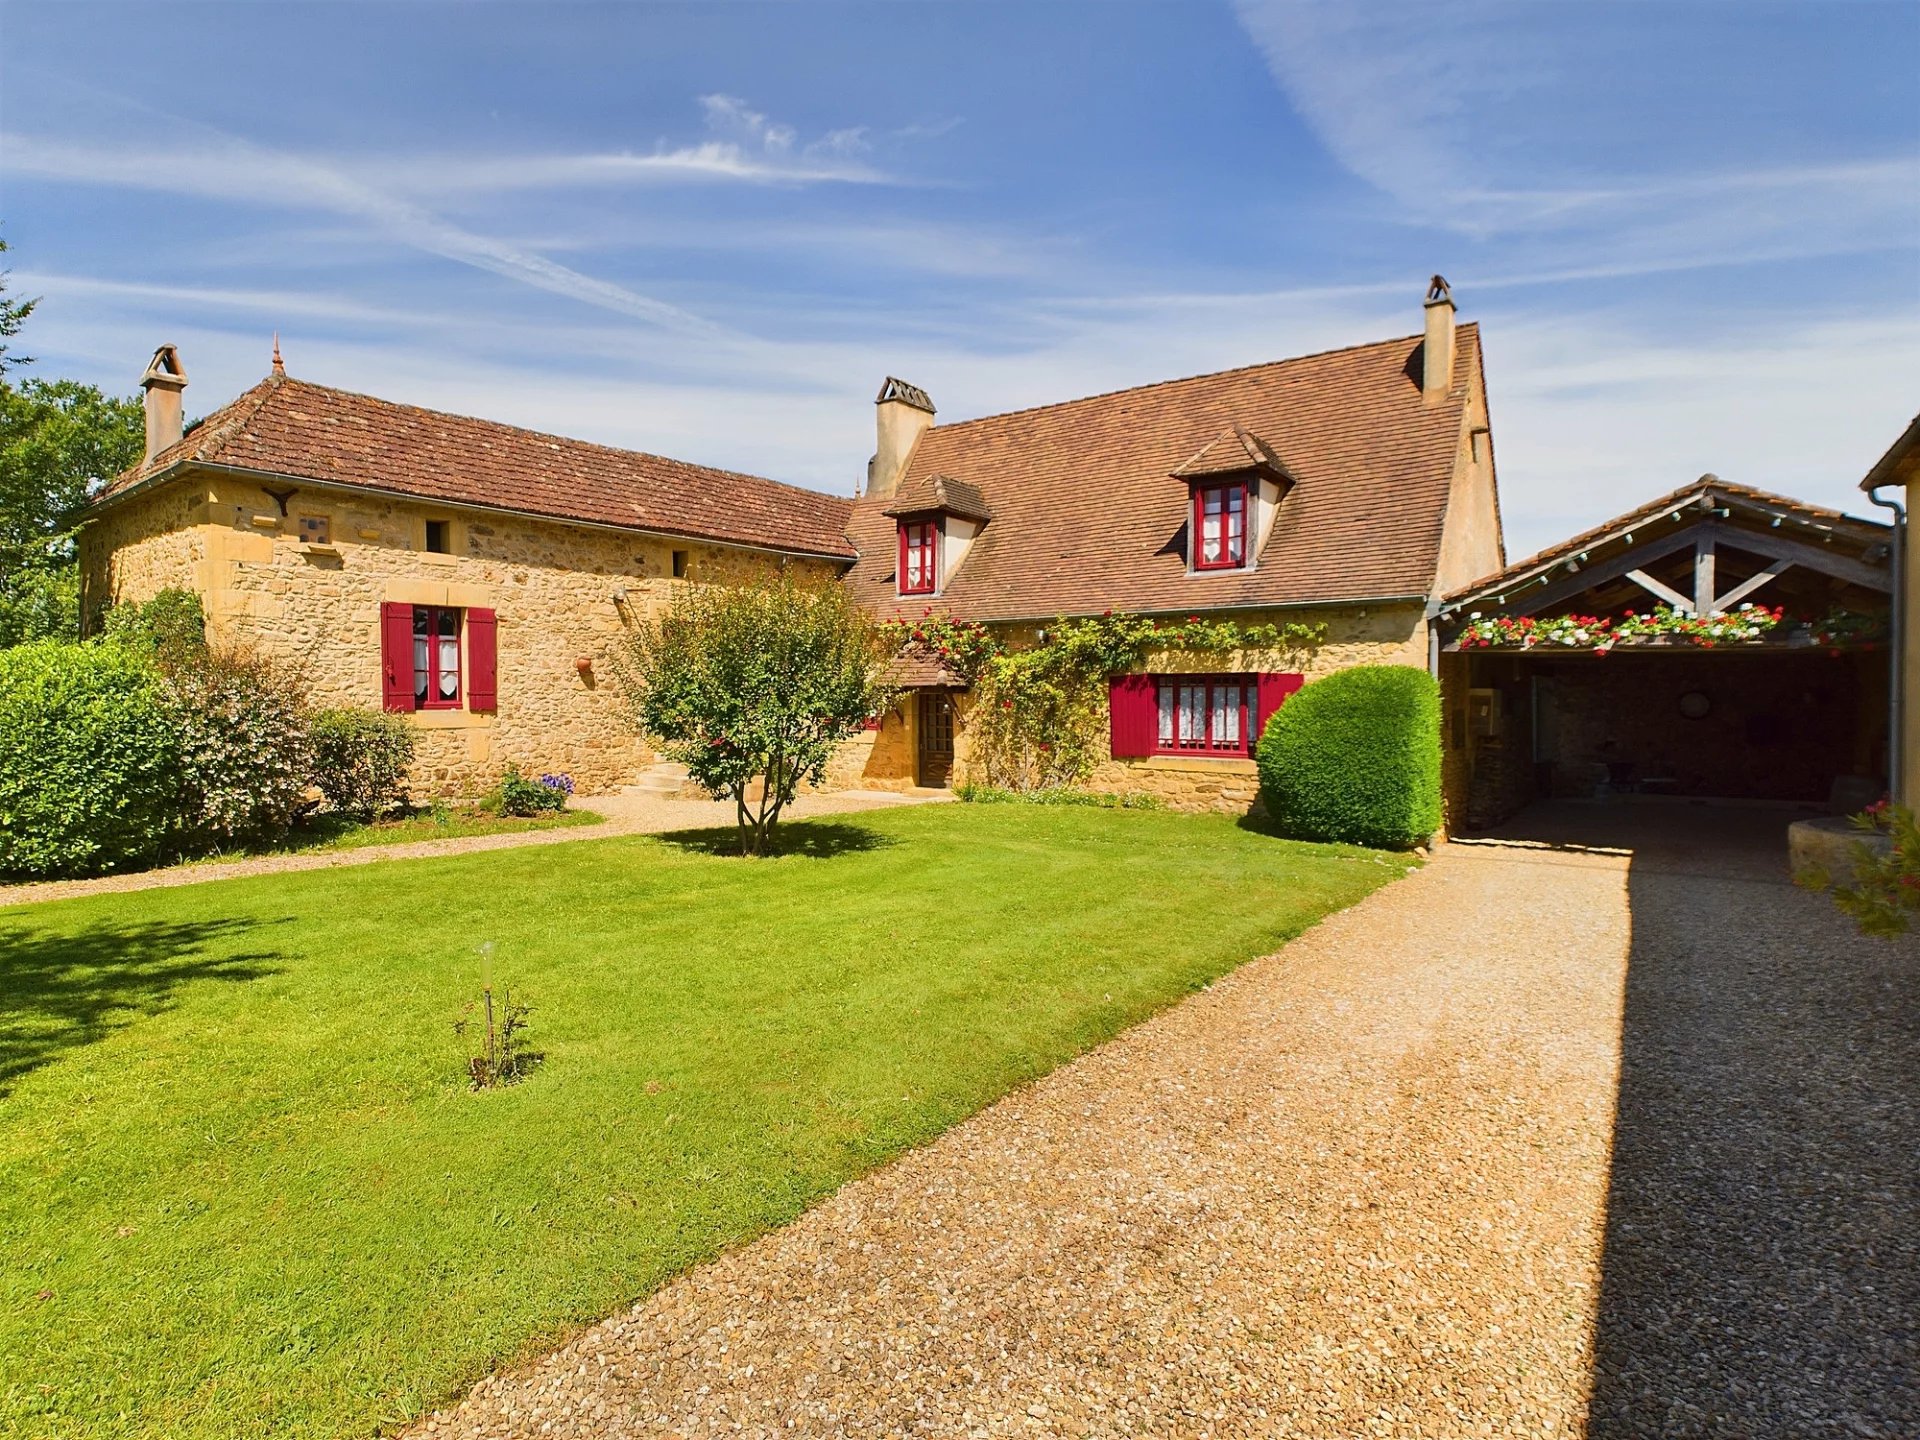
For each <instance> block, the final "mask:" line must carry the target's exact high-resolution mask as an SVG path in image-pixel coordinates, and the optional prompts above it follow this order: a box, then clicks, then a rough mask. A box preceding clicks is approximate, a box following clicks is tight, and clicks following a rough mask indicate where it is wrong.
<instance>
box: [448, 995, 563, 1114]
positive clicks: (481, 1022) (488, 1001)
mask: <svg viewBox="0 0 1920 1440" xmlns="http://www.w3.org/2000/svg"><path fill="white" fill-rule="evenodd" d="M532 1013H533V1007H532V1006H531V1005H526V1004H522V1003H521V1002H520V1001H518V1000H515V999H514V998H513V992H512V991H511V990H509V989H508V988H507V987H506V986H504V985H502V986H501V987H500V998H499V999H498V1000H495V999H494V995H493V986H491V985H488V986H485V987H484V988H482V990H481V992H480V998H479V999H478V1000H469V1001H468V1002H467V1006H466V1009H464V1010H462V1011H461V1012H460V1018H459V1019H457V1020H455V1021H454V1022H453V1033H454V1034H456V1035H458V1036H460V1037H462V1038H463V1039H465V1040H466V1041H467V1048H468V1049H469V1050H470V1051H471V1052H472V1053H471V1054H469V1055H468V1056H467V1083H468V1084H469V1085H470V1086H471V1087H472V1088H473V1089H475V1090H497V1089H498V1088H499V1087H500V1086H502V1085H512V1084H514V1083H515V1082H517V1081H519V1080H522V1079H525V1078H526V1074H527V1072H528V1071H529V1070H531V1069H532V1068H533V1067H534V1066H535V1065H537V1064H538V1063H539V1062H540V1059H541V1057H540V1056H539V1055H538V1054H537V1053H535V1052H534V1051H531V1050H529V1049H527V1042H526V1032H527V1028H528V1024H529V1022H528V1020H527V1017H528V1016H529V1015H531V1014H532Z"/></svg>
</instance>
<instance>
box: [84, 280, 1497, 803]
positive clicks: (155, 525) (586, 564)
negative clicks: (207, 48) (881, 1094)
mask: <svg viewBox="0 0 1920 1440" xmlns="http://www.w3.org/2000/svg"><path fill="white" fill-rule="evenodd" d="M1424 321H1425V323H1424V326H1423V329H1422V331H1421V333H1419V334H1415V335H1409V336H1406V337H1403V338H1398V339H1393V340H1386V341H1380V342H1376V343H1372V344H1364V345H1357V346H1354V347H1352V348H1349V349H1343V350H1335V351H1330V352H1327V353H1324V354H1317V355H1307V356H1302V357H1299V358H1296V359H1290V360H1280V361H1276V362H1273V363H1271V364H1264V365H1254V366H1249V367H1246V368H1244V369H1238V370H1229V371H1224V372H1220V373H1218V374H1212V375H1201V376H1195V377H1192V378H1189V379H1181V380H1171V381H1167V382H1164V383H1160V384H1154V385H1146V386H1141V387H1139V388H1136V389H1131V390H1124V391H1119V392H1115V393H1112V394H1106V395H1097V396H1093V397H1090V398H1087V399H1082V400H1074V401H1068V402H1066V403H1062V404H1054V405H1045V406H1041V407H1038V408H1035V409H1030V410H1022V411H1017V412H1013V413H1010V414H1004V415H996V416H990V417H986V418H982V419H975V420H966V421H961V422H959V423H954V424H944V425H943V424H939V423H936V419H935V410H934V405H933V402H932V401H931V400H930V399H929V398H928V396H927V395H926V394H925V393H924V392H923V391H921V390H919V389H917V388H915V387H914V386H912V385H909V384H906V383H904V382H902V381H899V380H895V379H889V380H887V382H886V383H885V385H884V386H883V387H882V389H881V391H880V394H879V398H878V401H877V404H876V407H875V410H876V417H877V444H876V450H875V454H874V455H873V457H872V460H871V461H870V463H869V465H868V467H867V474H866V478H865V482H864V484H863V485H861V486H860V487H859V493H858V494H857V495H856V496H855V497H854V498H852V499H847V498H842V497H835V496H830V495H825V494H820V493H818V492H815V491H812V490H807V489H802V488H799V487H795V486H790V485H784V484H780V483H777V482H775V481H772V480H766V479H761V478H758V477H755V476H749V475H741V474H736V473H732V472H729V471H723V470H716V469H712V468H710V467H706V466H701V465H694V464H688V463H685V462H682V461H678V460H670V459H666V458H663V457H660V456H655V455H648V454H642V453H637V452H631V451H623V450H617V449H611V448H608V447H605V446H599V445H592V444H588V443H585V442H582V441H578V440H569V439H563V438H560V437H556V436H550V435H543V434H537V433H534V432H531V431H527V430H521V429H517V428H515V427H511V426H507V425H501V424H496V423H493V422H489V421H484V420H476V419H468V418H463V417H459V416H452V415H444V414H438V413H435V412H433V411H428V410H422V409H419V408H416V407H413V406H408V405H399V404H393V403H391V402H388V401H384V400H377V399H373V398H371V397H368V396H364V395H356V394H351V393H348V392H345V391H341V390H334V389H330V388H326V387H323V386H318V385H312V384H308V383H306V382H303V381H300V380H296V379H293V378H292V377H290V376H288V375H287V374H286V373H285V370H284V367H283V366H282V365H281V363H280V360H279V355H278V351H277V350H276V352H275V357H274V366H273V370H272V373H271V374H269V375H268V377H267V378H266V379H265V380H263V381H261V382H260V384H258V385H256V386H254V387H253V388H252V389H251V390H249V391H247V392H246V393H245V394H244V395H242V396H240V397H239V398H238V399H236V400H234V401H233V402H232V403H231V404H228V405H226V406H224V407H222V408H221V409H220V410H218V411H216V412H215V413H214V414H212V415H210V416H208V417H207V418H206V420H205V421H204V422H202V423H201V424H199V425H198V426H196V427H195V428H194V429H193V430H192V431H191V432H190V433H183V424H182V415H183V411H182V403H181V391H182V389H183V388H184V387H185V385H186V383H187V376H186V373H185V370H184V369H183V368H182V363H181V360H180V356H179V354H178V352H177V351H176V350H175V349H174V348H173V347H171V346H163V347H162V348H161V349H160V350H159V351H158V352H156V354H155V356H154V359H153V363H152V364H151V365H150V366H149V368H148V371H147V374H146V376H145V378H144V380H143V382H142V383H143V386H144V388H145V390H146V395H147V420H148V436H147V440H148V444H147V458H146V459H145V460H144V461H143V463H142V464H141V465H140V466H139V467H137V468H136V469H135V470H133V471H132V472H130V473H128V474H126V475H124V476H122V477H120V478H119V479H118V480H117V481H115V482H114V483H113V484H112V485H111V486H110V487H108V489H107V490H106V491H105V492H104V493H103V494H102V495H101V497H100V498H99V500H98V501H97V502H96V504H95V506H94V508H93V511H92V515H91V518H90V520H89V522H88V524H87V525H86V527H85V529H84V531H83V535H82V543H81V548H82V562H83V576H84V585H85V596H86V605H87V607H88V609H89V611H91V612H95V613H97V611H98V609H99V608H100V607H101V606H103V605H104V604H106V603H109V602H111V601H114V600H137V599H143V598H146V597H148V596H150V595H152V594H153V593H154V592H156V591H158V590H160V589H162V588H165V587H170V586H175V587H184V588H188V589H191V590H193V591H195V592H196V593H197V594H198V595H199V596H200V597H201V600H202V602H203V604H204V606H205V609H206V613H207V617H208V622H209V625H210V627H211V629H212V631H213V633H214V634H215V636H216V637H218V638H222V639H227V640H232V641H238V642H243V643H246V644H249V645H251V646H254V647H257V648H260V649H263V650H265V651H268V652H270V653H273V654H275V655H277V656H279V657H281V658H283V659H284V660H286V661H287V662H288V663H290V664H292V665H295V666H297V667H299V668H300V669H301V670H302V671H304V673H305V676H306V678H307V680H308V683H309V685H310V688H311V690H312V692H313V693H314V694H315V696H316V697H317V698H318V699H319V700H321V701H322V702H323V703H330V704H358V705H368V706H371V705H381V706H384V707H385V708H387V709H389V710H394V711H403V712H407V713H410V714H412V715H413V717H414V720H415V723H416V724H417V725H418V726H419V727H420V730H421V732H422V733H421V742H422V743H421V769H422V772H423V773H422V774H421V775H420V776H419V777H418V778H419V781H420V783H421V785H422V786H423V788H429V789H433V790H437V791H442V792H449V793H459V792H474V791H478V790H479V789H481V788H484V787H485V786H486V785H487V784H490V783H491V781H492V780H493V779H494V778H495V777H496V776H497V774H498V771H499V769H500V767H501V766H502V765H503V764H504V763H506V762H508V761H516V762H518V763H520V764H522V765H523V766H525V767H527V768H530V769H532V770H535V771H541V770H566V771H569V772H570V773H572V774H573V776H574V777H575V780H576V783H577V784H578V785H579V787H580V788H581V790H582V791H583V792H588V793H591V792H593V791H596V790H604V789H608V788H612V787H617V786H620V785H623V784H626V783H628V782H631V781H633V780H634V779H635V778H636V776H637V775H638V774H639V773H640V772H641V771H642V770H643V769H644V768H645V767H647V766H648V765H649V764H650V763H651V762H652V760H653V758H654V757H653V756H652V755H650V754H649V753H648V751H647V748H646V745H645V742H644V741H643V740H642V739H640V738H639V737H637V736H635V735H634V734H633V733H632V732H631V729H630V728H629V726H628V725H627V723H626V720H625V710H624V704H623V698H622V697H621V696H620V694H619V693H618V690H617V687H616V686H614V685H613V684H612V683H611V680H612V675H611V673H610V661H611V656H612V654H613V651H614V648H615V647H616V645H617V643H618V641H619V639H620V636H621V634H622V632H623V631H624V630H625V629H626V628H628V627H629V626H631V625H632V624H633V623H635V621H636V620H637V619H639V618H640V617H641V616H643V615H646V614H648V613H650V612H651V611H652V610H653V609H655V607H658V606H660V605H662V604H664V603H665V602H666V600H667V598H668V596H669V595H670V593H671V590H672V587H673V586H675V585H679V584H685V583H689V582H696V583H698V582H705V583H724V582H726V581H728V580H729V579H737V578H739V577H743V576H746V575H750V574H752V573H755V572H756V571H761V572H763V571H765V570H766V569H767V567H770V566H789V567H796V566H797V567H801V569H802V570H803V571H804V572H805V573H811V574H818V575H831V576H839V577H842V579H843V581H844V583H846V584H848V585H850V586H852V587H853V588H854V590H855V592H856V593H857V595H858V597H859V599H860V600H861V602H862V603H864V604H865V605H867V606H869V607H871V608H872V609H873V610H874V611H876V612H878V613H881V614H883V615H895V614H898V615H902V616H917V615H920V614H922V613H924V612H926V611H928V610H932V611H937V612H940V613H950V614H953V615H955V616H959V617H963V618H968V619H973V620H978V621H982V622H986V623H989V624H993V625H1000V626H1007V627H1012V628H1015V629H1029V630H1030V629H1032V628H1035V627H1039V626H1043V625H1044V624H1046V623H1047V622H1048V621H1050V620H1053V619H1055V618H1056V617H1061V616H1075V615H1098V614H1100V613H1102V612H1104V611H1129V612H1134V613H1140V614H1147V615H1167V616H1179V617H1184V616H1188V615H1214V614H1218V615H1231V616H1233V617H1235V618H1238V619H1242V620H1247V621H1265V620H1311V621H1315V622H1318V623H1320V624H1322V625H1324V627H1325V635H1326V638H1325V642H1324V643H1323V644H1321V645H1319V646H1318V647H1317V648H1315V649H1314V650H1313V651H1312V653H1311V654H1310V656H1309V657H1308V658H1307V659H1306V660H1305V661H1304V662H1302V663H1301V664H1300V666H1299V669H1298V672H1297V673H1291V674H1276V673H1271V672H1265V671H1262V670H1261V669H1260V668H1258V667H1259V661H1258V658H1257V657H1248V656H1226V657H1218V658H1217V659H1216V660H1213V661H1210V662H1209V666H1208V670H1207V673H1193V672H1192V670H1191V668H1190V667H1188V666H1182V665H1180V663H1179V661H1178V658H1177V657H1158V658H1156V659H1153V660H1150V662H1149V664H1148V666H1147V668H1146V670H1145V672H1143V673H1142V674H1140V675H1136V676H1129V677H1118V678H1116V680H1115V682H1114V686H1113V716H1112V746H1111V758H1110V760H1108V761H1107V762H1106V763H1105V764H1103V765H1102V766H1101V767H1100V770H1099V772H1098V773H1097V774H1096V776H1095V777H1094V782H1093V783H1094V784H1096V785H1097V786H1099V787H1101V788H1105V789H1115V790H1142V791H1151V792H1154V793H1156V794H1159V795H1162V796H1163V797H1165V798H1167V799H1168V800H1169V801H1170V802H1171V803H1173V804H1176V805H1179V806H1181V807H1184V808H1221V809H1244V808H1245V807H1246V806H1247V805H1248V804H1249V803H1250V802H1251V801H1252V799H1253V796H1254V791H1255V780H1254V766H1253V761H1252V759H1251V752H1252V747H1253V744H1254V742H1255V740H1256V739H1257V737H1258V734H1259V732H1260V729H1261V727H1262V726H1263V725H1264V724H1265V722H1266V719H1267V718H1268V716H1269V715H1270V714H1271V713H1272V711H1273V709H1274V708H1276V707H1277V706H1278V705H1279V704H1280V703H1281V702H1282V701H1283V700H1284V699H1285V697H1286V696H1287V695H1288V694H1290V693H1292V691H1293V690H1294V689H1297V688H1298V686H1299V685H1300V684H1301V683H1303V681H1304V680H1306V679H1310V678H1312V677H1313V676H1314V675H1317V674H1322V673H1326V672H1328V671H1331V670H1334V669H1338V668H1341V667H1344V666H1350V665H1354V664H1361V663H1380V662H1397V663H1404V664H1409V665H1419V666H1427V665H1435V666H1437V665H1438V638H1439V637H1438V632H1437V631H1436V630H1435V629H1434V628H1433V626H1432V624H1431V622H1430V619H1429V615H1430V613H1431V612H1433V611H1434V609H1435V607H1436V602H1437V600H1438V598H1439V597H1440V596H1442V595H1443V594H1446V593H1447V592H1449V591H1453V590H1456V589H1458V588H1459V587H1461V586H1463V585H1466V584H1468V583H1469V582H1471V581H1472V580H1474V579H1475V578H1476V577H1480V576H1485V575H1488V574H1490V573H1493V572H1497V571H1499V570H1500V569H1501V568H1502V566H1503V565H1504V563H1505V554H1504V549H1503V544H1502V539H1501V530H1500V512H1499V504H1498V498H1497V489H1496V480H1495V472H1494V459H1493V440H1492V431H1491V424H1490V421H1489V418H1488V410H1487V398H1486V387H1485V381H1484V376H1483V373H1482V364H1481V350H1480V334H1479V330H1478V327H1477V326H1475V325H1473V324H1470V323H1468V324H1461V323H1459V322H1458V321H1457V320H1456V316H1455V308H1454V302H1453V299H1452V296H1451V295H1450V293H1449V292H1448V289H1447V287H1446V284H1445V282H1444V281H1442V280H1440V279H1439V278H1438V277H1435V280H1434V282H1433V284H1432V286H1431V287H1430V288H1429V291H1428V293H1427V296H1426V300H1425V305H1424ZM899 678H900V680H901V682H902V684H903V685H904V686H905V687H906V688H905V690H904V693H903V697H902V699H901V701H900V703H899V704H898V705H897V706H896V707H895V708H894V709H893V711H892V712H891V713H889V714H888V715H886V716H885V717H883V718H882V719H881V720H880V722H879V723H878V724H877V725H876V726H874V727H872V728H870V729H869V730H868V731H867V732H866V733H865V734H864V735H862V736H861V737H859V738H858V739H857V740H855V741H853V742H851V743H850V744H849V745H848V747H847V748H846V751H845V752H844V754H843V755H842V756H841V758H840V760H839V762H837V763H836V765H835V767H834V771H833V774H832V776H831V777H830V783H833V784H838V785H859V786H865V787H891V788H906V787H912V786H919V785H945V784H948V783H951V782H953V781H956V780H960V779H964V778H966V775H967V767H968V755H967V743H966V735H967V713H966V707H967V699H966V695H965V690H964V687H963V686H962V685H961V684H960V682H959V680H958V679H957V677H955V676H953V675H951V674H949V673H946V672H944V671H943V670H941V669H940V667H939V666H937V665H934V664H930V663H927V662H925V661H924V660H922V661H910V662H909V663H907V664H906V665H905V666H904V668H903V669H902V671H901V673H900V676H899ZM1448 703H1449V704H1450V705H1456V706H1461V707H1463V706H1464V705H1465V703H1466V700H1465V697H1464V696H1450V697H1449V701H1448Z"/></svg>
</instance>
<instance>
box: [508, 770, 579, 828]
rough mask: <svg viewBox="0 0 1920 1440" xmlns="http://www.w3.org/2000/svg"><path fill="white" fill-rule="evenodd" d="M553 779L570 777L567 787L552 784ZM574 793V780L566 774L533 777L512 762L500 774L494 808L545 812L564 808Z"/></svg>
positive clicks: (521, 812) (520, 812) (510, 812)
mask: <svg viewBox="0 0 1920 1440" xmlns="http://www.w3.org/2000/svg"><path fill="white" fill-rule="evenodd" d="M549 780H566V782H567V783H566V787H565V788H564V789H563V788H562V787H561V786H559V785H550V784H548V783H547V782H548V781H549ZM572 793H573V781H572V780H570V779H567V777H566V776H563V775H543V776H541V777H540V779H538V780H529V779H527V777H526V776H524V775H522V774H521V773H520V767H519V766H518V765H511V764H510V765H508V766H507V773H506V774H504V775H502V776H501V777H500V788H499V789H497V790H496V791H494V793H493V804H492V808H494V809H495V810H498V811H499V812H500V813H501V814H502V815H521V816H527V815H544V814H545V813H546V812H547V811H549V810H564V809H565V808H566V805H567V796H568V795H570V794H572Z"/></svg>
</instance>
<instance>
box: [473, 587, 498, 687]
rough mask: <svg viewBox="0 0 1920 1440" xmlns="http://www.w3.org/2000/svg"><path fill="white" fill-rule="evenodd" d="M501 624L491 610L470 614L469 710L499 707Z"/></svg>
mask: <svg viewBox="0 0 1920 1440" xmlns="http://www.w3.org/2000/svg"><path fill="white" fill-rule="evenodd" d="M499 628H500V627H499V624H498V622H497V621H496V620H495V618H494V613H493V611H491V610H472V609H470V610H468V611H467V708H468V709H469V710H497V709H499V708H500V680H499V670H500V660H499V654H500V645H499Z"/></svg>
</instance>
